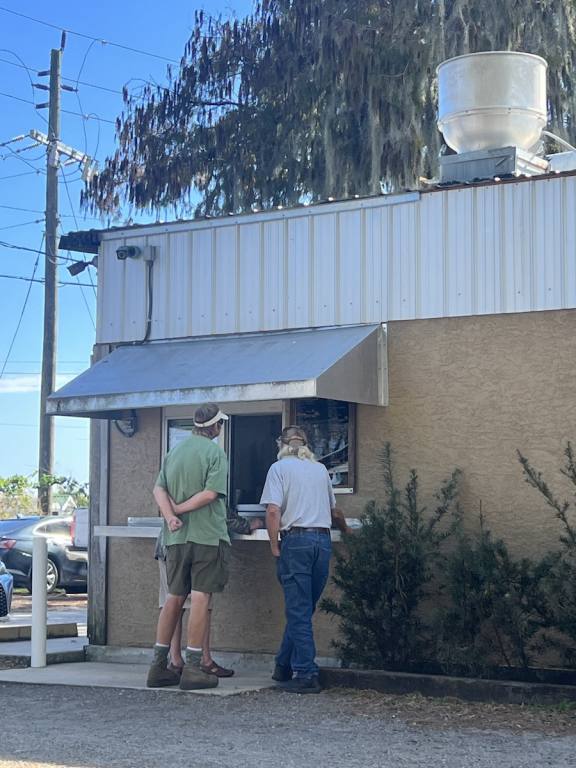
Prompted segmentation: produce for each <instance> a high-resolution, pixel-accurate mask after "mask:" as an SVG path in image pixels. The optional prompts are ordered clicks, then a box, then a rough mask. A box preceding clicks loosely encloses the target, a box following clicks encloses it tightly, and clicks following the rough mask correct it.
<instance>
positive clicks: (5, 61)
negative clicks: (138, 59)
mask: <svg viewBox="0 0 576 768" xmlns="http://www.w3.org/2000/svg"><path fill="white" fill-rule="evenodd" d="M0 50H2V49H1V48H0ZM0 63H2V64H10V66H12V67H19V69H25V70H27V71H28V72H34V73H35V74H36V73H37V72H39V71H40V69H41V67H27V66H26V64H16V62H14V61H8V59H0ZM62 80H67V81H68V82H69V83H77V84H78V85H85V86H86V87H88V88H97V89H98V90H99V91H107V92H108V93H113V94H114V95H116V96H122V91H119V90H117V89H115V88H107V87H106V86H105V85H96V84H95V83H87V82H85V81H84V80H76V79H75V78H73V77H62Z"/></svg>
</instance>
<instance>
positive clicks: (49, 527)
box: [35, 520, 70, 536]
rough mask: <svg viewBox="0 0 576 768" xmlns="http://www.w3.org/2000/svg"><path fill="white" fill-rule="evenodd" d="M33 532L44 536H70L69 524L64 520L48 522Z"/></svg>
mask: <svg viewBox="0 0 576 768" xmlns="http://www.w3.org/2000/svg"><path fill="white" fill-rule="evenodd" d="M35 532H36V533H43V534H44V535H45V536H70V523H68V522H66V521H65V520H50V521H48V522H46V523H42V525H39V526H38V527H37V528H36V531H35Z"/></svg>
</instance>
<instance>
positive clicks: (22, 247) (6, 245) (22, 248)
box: [0, 240, 77, 261]
mask: <svg viewBox="0 0 576 768" xmlns="http://www.w3.org/2000/svg"><path fill="white" fill-rule="evenodd" d="M0 247H2V248H11V249H12V250H14V251H27V252H28V253H38V251H37V250H36V249H35V248H27V247H26V246H25V245H15V244H14V243H6V242H5V241H4V240H0ZM56 258H57V259H60V260H61V261H77V259H73V258H71V257H69V256H56Z"/></svg>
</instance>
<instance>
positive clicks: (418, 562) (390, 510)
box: [321, 444, 460, 668]
mask: <svg viewBox="0 0 576 768" xmlns="http://www.w3.org/2000/svg"><path fill="white" fill-rule="evenodd" d="M381 461H382V469H383V479H384V490H385V499H384V503H383V504H378V503H376V502H374V501H373V502H370V503H369V504H368V505H367V507H366V509H365V511H364V513H363V516H362V527H361V529H360V530H358V531H355V532H354V533H353V534H351V535H348V536H345V537H344V547H343V551H341V552H339V553H337V554H336V564H335V569H334V582H335V584H336V585H337V587H338V588H339V590H340V594H339V597H338V599H336V600H333V599H325V600H323V601H322V603H321V608H322V609H323V610H324V611H326V612H327V613H329V614H332V615H335V616H337V617H338V618H339V619H340V638H341V639H339V640H337V641H334V646H335V647H336V649H337V651H338V655H339V656H340V658H341V660H342V662H343V664H344V665H349V664H358V665H361V666H367V667H372V668H382V667H388V668H402V667H406V665H408V664H410V663H412V662H414V661H419V660H421V659H422V658H425V657H427V656H428V655H429V653H430V650H431V648H432V646H433V643H432V637H431V632H430V627H429V626H428V625H427V624H426V623H425V622H424V621H423V619H422V615H421V610H420V609H421V606H422V602H423V601H424V600H425V598H427V597H428V594H429V593H428V587H429V584H430V582H431V580H432V578H433V576H434V574H435V572H436V570H437V566H438V563H439V561H440V560H441V548H442V544H443V542H444V541H445V540H446V539H447V538H448V537H449V536H450V534H451V533H452V532H453V530H454V529H455V527H456V526H457V525H458V522H459V516H460V513H459V508H458V503H457V498H458V483H459V476H460V472H459V470H454V472H452V475H451V476H450V477H449V478H448V479H447V480H445V481H444V482H443V483H442V485H441V487H440V489H439V490H438V491H437V493H436V494H435V508H434V510H433V511H432V513H430V514H429V513H428V512H427V510H426V507H424V506H421V504H420V501H419V498H418V475H417V473H416V471H415V470H411V471H410V475H409V479H408V482H407V484H406V487H405V488H404V489H403V491H400V489H399V488H397V487H396V484H395V481H394V475H393V467H392V452H391V448H390V445H389V444H386V445H385V446H384V449H383V452H382V457H381Z"/></svg>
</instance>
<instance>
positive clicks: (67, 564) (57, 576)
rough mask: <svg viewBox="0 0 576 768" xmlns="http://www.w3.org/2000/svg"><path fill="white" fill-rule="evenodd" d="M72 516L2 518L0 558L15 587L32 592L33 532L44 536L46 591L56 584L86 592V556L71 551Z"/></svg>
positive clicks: (52, 588)
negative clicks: (46, 554) (11, 576)
mask: <svg viewBox="0 0 576 768" xmlns="http://www.w3.org/2000/svg"><path fill="white" fill-rule="evenodd" d="M71 525H72V519H71V518H68V517H28V518H13V519H12V520H2V521H1V524H0V560H1V561H2V562H3V563H4V565H5V566H6V568H7V570H8V571H9V572H10V573H11V574H12V575H13V577H14V586H15V587H26V588H27V589H28V590H30V591H32V543H33V536H34V534H40V535H41V536H45V537H46V539H47V542H46V543H47V545H48V566H47V569H46V582H47V588H48V592H53V591H54V590H55V589H56V588H57V587H64V589H70V590H71V589H75V590H76V591H86V588H87V579H88V555H87V553H86V552H72V551H70V547H71V546H72V535H71Z"/></svg>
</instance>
